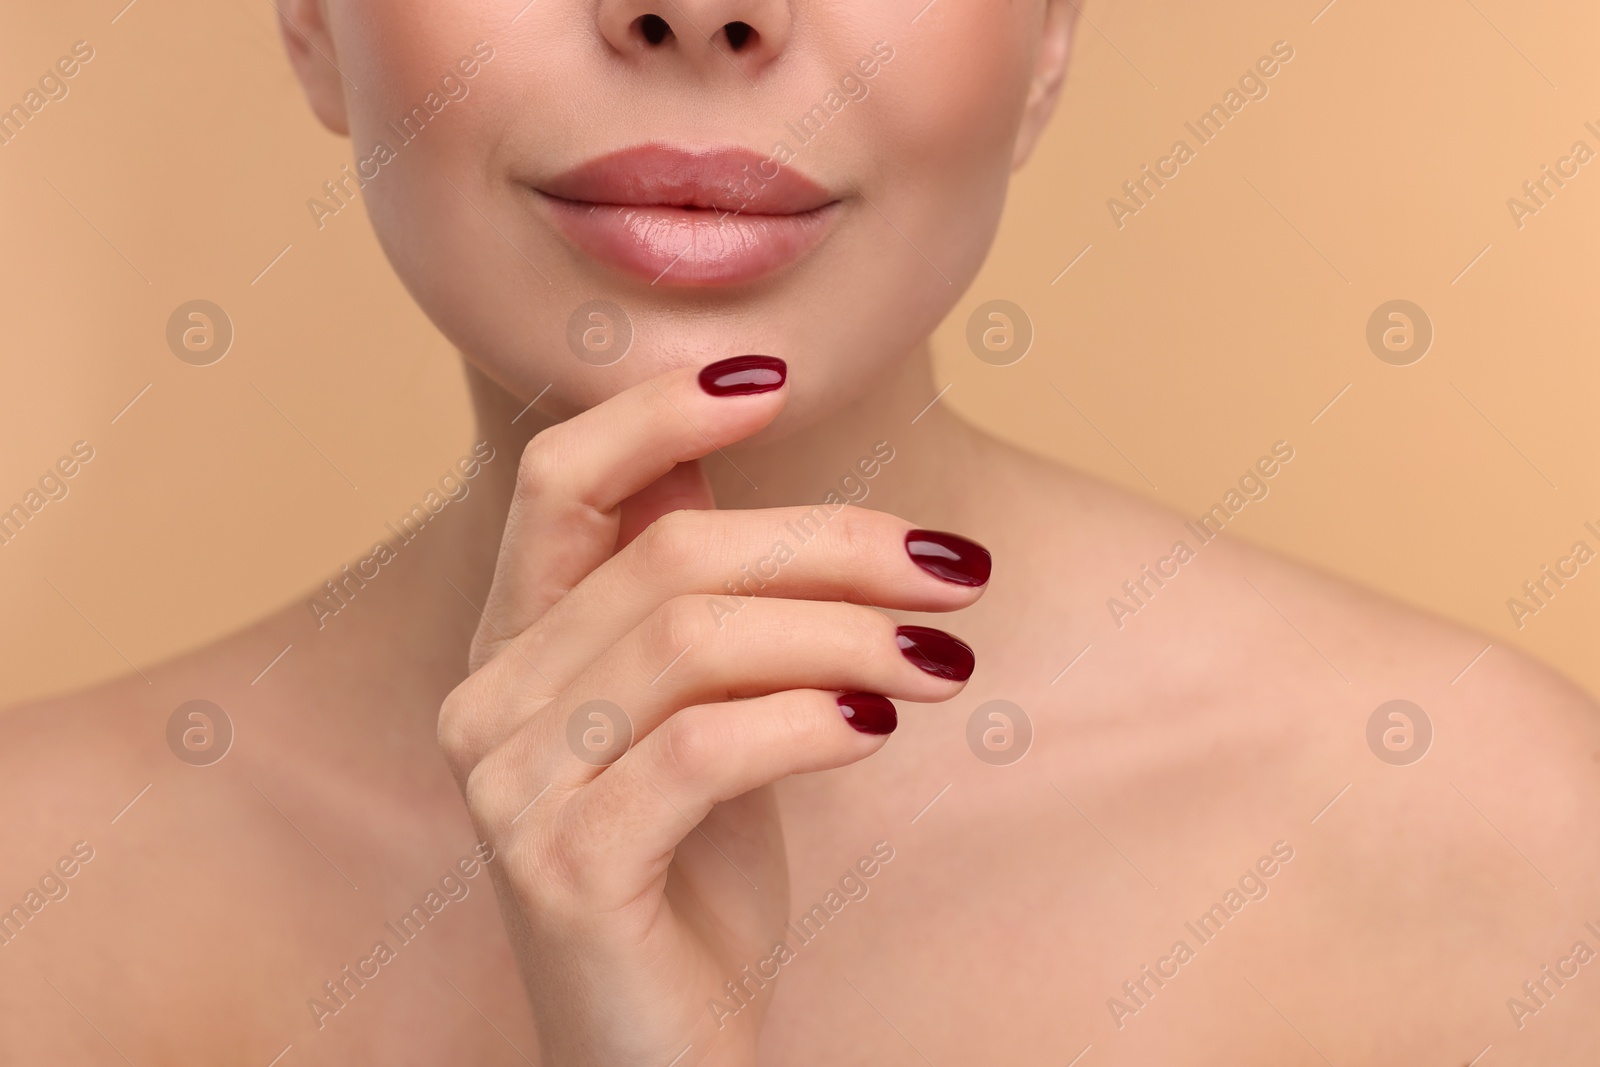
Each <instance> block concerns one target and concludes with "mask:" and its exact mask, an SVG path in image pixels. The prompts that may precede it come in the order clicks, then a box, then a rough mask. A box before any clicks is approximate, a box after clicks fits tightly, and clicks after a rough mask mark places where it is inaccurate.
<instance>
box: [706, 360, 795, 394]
mask: <svg viewBox="0 0 1600 1067" xmlns="http://www.w3.org/2000/svg"><path fill="white" fill-rule="evenodd" d="M788 376H789V365H788V364H787V363H785V362H784V361H783V360H781V359H779V358H778V357H777V356H733V357H732V358H729V359H719V360H717V361H716V362H715V363H709V364H707V365H706V366H704V367H702V368H700V388H702V389H704V390H705V391H706V392H708V393H710V394H711V395H712V396H750V395H751V394H753V393H770V392H772V391H773V390H774V389H777V388H779V387H781V386H782V385H783V382H784V379H785V378H787V377H788Z"/></svg>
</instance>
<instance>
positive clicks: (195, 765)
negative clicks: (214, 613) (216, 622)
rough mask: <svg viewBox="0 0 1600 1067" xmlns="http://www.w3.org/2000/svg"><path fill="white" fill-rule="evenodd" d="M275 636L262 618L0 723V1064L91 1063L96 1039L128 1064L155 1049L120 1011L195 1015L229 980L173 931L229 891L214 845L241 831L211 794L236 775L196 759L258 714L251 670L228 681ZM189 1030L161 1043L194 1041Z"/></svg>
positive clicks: (140, 1025)
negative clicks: (213, 896) (181, 1038)
mask: <svg viewBox="0 0 1600 1067" xmlns="http://www.w3.org/2000/svg"><path fill="white" fill-rule="evenodd" d="M274 639H275V633H274V623H273V621H272V620H265V621H263V622H262V623H260V624H257V625H256V626H254V627H252V628H250V629H249V630H247V631H244V632H242V633H240V634H237V635H234V636H232V637H229V638H227V639H224V640H223V641H221V642H218V643H216V644H214V645H211V646H208V647H206V648H202V649H199V650H197V651H194V652H192V653H188V654H185V655H183V656H180V657H178V658H176V659H174V660H172V661H169V662H167V663H164V664H161V665H159V666H151V667H145V668H143V670H142V672H136V673H132V674H129V675H125V676H122V677H119V678H116V679H114V680H112V681H109V682H106V683H103V684H99V685H95V686H93V687H90V688H87V689H83V690H81V691H78V692H73V693H69V694H65V695H61V696H55V697H51V698H48V699H43V700H37V701H32V702H29V703H25V704H21V705H17V706H13V707H11V708H8V709H5V710H4V711H0V811H4V812H5V813H6V827H7V828H6V832H5V833H4V834H0V955H3V958H4V959H5V960H6V961H7V963H8V964H9V966H7V967H6V968H5V969H4V972H3V973H0V1018H4V1019H6V1020H8V1023H7V1024H6V1025H4V1026H0V1059H3V1060H5V1061H6V1062H51V1063H63V1064H72V1063H79V1062H83V1063H91V1062H104V1060H105V1057H106V1056H108V1055H109V1056H111V1057H112V1058H115V1057H116V1055H117V1053H116V1052H115V1051H113V1048H112V1047H108V1037H107V1035H110V1040H111V1041H112V1042H113V1043H114V1044H120V1045H121V1046H123V1047H124V1048H125V1049H126V1050H127V1051H129V1052H132V1051H133V1050H134V1049H135V1048H139V1049H142V1050H144V1051H146V1052H147V1053H150V1052H155V1051H156V1050H157V1048H159V1047H161V1046H160V1045H159V1044H158V1045H151V1044H148V1043H146V1042H145V1041H143V1040H141V1039H140V1038H135V1037H134V1036H133V1034H134V1031H136V1030H144V1029H145V1023H144V1022H142V1021H140V1020H139V1019H137V1018H135V1017H131V1016H130V1015H129V1014H128V1013H129V1012H132V1011H135V1010H136V1009H149V1010H152V1011H158V1012H159V1009H160V1008H161V1006H162V1005H168V1004H172V1003H176V1002H178V1001H181V1000H185V999H187V1000H188V1002H190V1003H194V1004H196V1005H201V1004H204V1005H206V1008H205V1009H204V1010H207V1011H209V1010H210V1009H211V1008H214V1007H218V1006H219V1002H221V1001H226V1000H227V999H228V998H229V996H230V990H229V986H230V985H231V983H230V982H219V981H217V980H216V976H218V975H228V974H231V973H233V972H234V971H235V970H236V968H234V967H233V966H231V965H230V961H229V959H228V958H227V956H228V953H229V951H230V949H229V948H228V943H227V941H225V940H222V939H218V938H215V937H209V936H208V937H199V938H197V937H195V936H193V935H192V934H191V933H190V932H188V928H189V927H192V926H193V923H192V921H191V920H192V918H193V917H194V916H196V915H199V914H203V913H204V910H205V909H204V907H203V906H201V905H198V904H197V901H198V900H200V899H204V898H205V897H206V896H207V895H208V894H209V893H224V894H229V895H232V894H234V893H235V892H236V890H237V885H236V884H235V879H234V878H232V877H231V876H230V875H228V874H227V873H226V872H219V871H218V870H217V867H218V865H219V864H227V862H228V859H229V857H227V856H226V854H224V853H222V852H220V851H219V850H218V848H217V847H216V843H217V841H218V840H219V839H225V838H226V837H227V836H229V835H238V834H241V833H247V832H248V831H249V827H250V823H249V822H248V821H247V820H245V819H241V818H240V817H239V811H238V806H237V804H236V803H235V802H234V799H233V797H234V795H235V794H236V792H237V790H235V789H229V788H219V786H220V785H221V784H222V783H223V782H224V781H226V780H227V779H228V778H230V777H231V776H233V775H234V773H235V771H237V768H232V767H229V765H228V764H225V763H224V764H220V765H216V766H211V765H209V764H211V763H213V762H214V761H215V759H216V758H217V757H218V756H220V755H223V754H225V753H226V751H227V749H228V747H229V746H230V745H231V735H232V731H233V729H234V728H235V727H236V726H237V725H238V724H239V723H240V722H248V721H249V720H250V719H251V717H252V716H254V715H257V714H260V713H261V712H262V711H263V710H265V709H268V708H270V707H271V706H272V702H273V698H272V697H271V696H270V695H269V694H267V693H265V692H262V691H259V690H258V691H257V692H256V693H250V691H249V689H250V687H249V681H250V673H253V672H250V673H244V674H243V676H242V677H240V676H239V675H240V673H241V672H245V671H249V664H248V661H249V660H250V659H251V658H252V657H254V656H257V655H258V654H259V653H260V650H262V649H264V648H267V647H269V646H270V645H271V642H272V640H274ZM268 657H269V658H270V653H269V654H268ZM264 663H265V661H264V660H263V662H262V663H261V664H257V665H256V666H255V670H256V671H259V670H260V667H261V666H262V665H264ZM224 707H225V708H226V709H227V710H226V711H223V710H221V709H223V708H224ZM219 772H220V774H219ZM247 788H248V787H247ZM195 894H199V896H198V897H196V895H195ZM234 899H238V898H237V897H235V898H234ZM132 917H136V919H135V921H130V918H132ZM213 932H214V931H213ZM249 941H250V939H249V938H247V937H236V938H235V940H234V941H233V946H234V948H239V947H241V946H243V945H246V944H248V943H249ZM208 976H209V977H208ZM228 1007H229V1008H230V1009H232V1008H242V1009H248V1005H246V1004H242V1003H241V1004H229V1005H228ZM204 1029H205V1028H204V1027H202V1028H200V1030H193V1029H191V1030H185V1031H178V1030H172V1029H168V1030H167V1032H168V1033H179V1032H182V1033H187V1034H189V1035H190V1038H193V1039H199V1037H200V1034H201V1033H202V1032H203V1030H204ZM141 1036H142V1035H141ZM185 1040H187V1039H185ZM130 1041H132V1042H133V1044H129V1042H130ZM185 1047H186V1046H185ZM178 1048H179V1045H178V1044H171V1043H168V1044H167V1046H166V1047H165V1052H164V1053H162V1054H169V1053H170V1054H176V1051H177V1049H178ZM267 1058H269V1059H270V1055H269V1056H268V1057H267Z"/></svg>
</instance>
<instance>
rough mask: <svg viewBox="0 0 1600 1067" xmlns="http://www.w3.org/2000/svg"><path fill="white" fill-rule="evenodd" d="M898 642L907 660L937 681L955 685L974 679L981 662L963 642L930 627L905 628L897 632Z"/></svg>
mask: <svg viewBox="0 0 1600 1067" xmlns="http://www.w3.org/2000/svg"><path fill="white" fill-rule="evenodd" d="M895 643H896V644H897V645H899V646H900V651H901V652H902V653H903V654H904V655H905V657H906V659H908V660H910V661H911V662H912V663H915V664H916V665H917V666H918V667H921V668H922V669H923V670H925V671H927V672H928V673H929V674H931V675H933V676H934V677H935V678H948V679H949V680H950V681H952V682H964V681H966V680H967V679H968V678H971V677H972V668H973V667H974V666H976V665H977V662H978V661H977V659H976V658H975V657H974V656H973V655H972V649H971V648H969V647H967V645H966V644H965V643H964V642H962V641H960V640H958V639H957V638H955V637H952V636H951V635H950V634H947V633H945V632H944V631H943V630H935V629H933V628H932V627H930V626H902V627H900V628H899V629H897V630H896V631H895Z"/></svg>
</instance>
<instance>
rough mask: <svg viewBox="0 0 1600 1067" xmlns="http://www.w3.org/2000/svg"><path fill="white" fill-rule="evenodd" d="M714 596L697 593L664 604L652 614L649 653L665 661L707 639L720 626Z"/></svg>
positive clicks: (708, 639)
mask: <svg viewBox="0 0 1600 1067" xmlns="http://www.w3.org/2000/svg"><path fill="white" fill-rule="evenodd" d="M714 600H715V598H714V597H710V596H706V595H703V594H698V593H695V594H689V595H685V596H675V597H673V598H672V599H671V600H668V601H667V602H665V603H664V604H662V605H661V606H660V607H659V608H657V609H656V611H655V614H654V615H653V616H652V618H651V624H650V632H649V639H648V641H647V653H648V654H649V655H650V656H651V657H652V658H654V659H660V660H661V662H662V663H665V662H666V661H667V660H670V659H673V658H674V657H676V656H678V655H679V654H681V653H682V652H683V651H684V650H685V649H687V648H693V647H695V646H697V645H703V644H706V643H708V642H709V641H710V640H711V638H712V636H713V635H714V634H715V632H716V629H717V625H716V624H717V616H716V612H715V604H714V603H713V602H714Z"/></svg>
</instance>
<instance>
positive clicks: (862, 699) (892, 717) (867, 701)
mask: <svg viewBox="0 0 1600 1067" xmlns="http://www.w3.org/2000/svg"><path fill="white" fill-rule="evenodd" d="M839 710H840V711H841V712H843V713H844V721H845V722H847V723H849V724H850V725H851V726H854V727H855V728H856V729H857V730H860V731H861V732H862V733H864V734H889V733H893V732H894V728H895V726H897V725H898V724H899V722H900V719H899V716H897V715H896V714H895V712H894V705H893V704H891V703H890V702H889V700H888V698H887V697H881V696H878V695H877V694H876V693H845V694H843V695H841V696H840V697H839Z"/></svg>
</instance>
